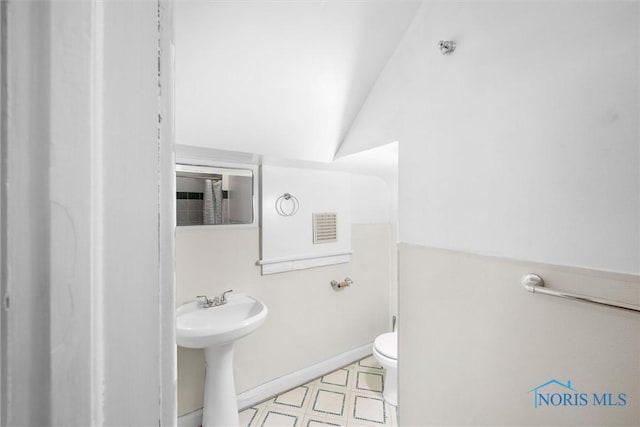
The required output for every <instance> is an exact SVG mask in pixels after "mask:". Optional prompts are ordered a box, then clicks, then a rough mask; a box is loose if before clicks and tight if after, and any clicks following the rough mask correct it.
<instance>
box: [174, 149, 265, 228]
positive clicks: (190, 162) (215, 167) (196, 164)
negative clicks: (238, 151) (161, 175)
mask: <svg viewBox="0 0 640 427" xmlns="http://www.w3.org/2000/svg"><path fill="white" fill-rule="evenodd" d="M181 167H187V168H190V169H192V170H194V171H197V170H198V169H200V171H202V172H206V173H220V172H223V171H224V170H243V171H247V170H248V171H251V175H252V178H253V180H252V193H253V194H252V200H251V208H252V211H253V221H252V222H250V223H245V224H207V225H188V226H186V225H185V226H178V224H177V219H176V229H180V230H182V229H188V230H191V229H199V228H202V227H207V228H209V227H215V228H247V227H251V228H254V227H258V226H259V223H260V215H259V211H258V196H259V193H258V191H259V188H260V187H259V183H258V179H259V176H260V175H259V169H258V166H257V165H249V164H240V163H228V162H217V161H215V160H209V159H197V160H196V159H184V158H182V159H181V158H176V162H175V172H174V177H175V179H176V181H177V174H178V173H179V172H180V171H179V169H180V168H181ZM174 202H176V203H177V201H176V199H175V196H174ZM174 212H175V208H174Z"/></svg>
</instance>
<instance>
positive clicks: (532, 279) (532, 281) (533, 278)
mask: <svg viewBox="0 0 640 427" xmlns="http://www.w3.org/2000/svg"><path fill="white" fill-rule="evenodd" d="M520 282H521V283H522V286H524V288H525V289H526V290H527V291H529V292H531V293H534V294H545V295H551V296H554V297H560V298H566V299H570V300H574V301H582V302H589V303H592V304H600V305H604V306H607V307H612V308H619V309H622V310H628V311H635V312H636V313H638V312H640V306H638V305H634V304H627V303H625V302H619V301H611V300H608V299H604V298H596V297H590V296H587V295H580V294H572V293H569V292H563V291H556V290H553V289H546V288H545V287H544V280H542V277H540V276H538V275H537V274H526V275H524V276H522V279H521V281H520Z"/></svg>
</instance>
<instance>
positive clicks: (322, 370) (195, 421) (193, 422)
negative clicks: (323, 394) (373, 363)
mask: <svg viewBox="0 0 640 427" xmlns="http://www.w3.org/2000/svg"><path fill="white" fill-rule="evenodd" d="M372 346H373V343H371V344H366V345H363V346H361V347H358V348H355V349H353V350H350V351H347V352H344V353H342V354H339V355H337V356H335V357H332V358H331V359H327V360H325V361H323V362H320V363H316V364H315V365H312V366H309V367H308V368H304V369H301V370H299V371H296V372H292V373H291V374H288V375H285V376H282V377H280V378H276V379H275V380H272V381H269V382H268V383H264V384H262V385H259V386H258V387H256V388H253V389H251V390H247V391H245V392H243V393H240V394H239V395H238V409H239V410H240V411H242V410H244V409H247V408H250V407H251V406H253V405H255V404H257V403H260V402H262V401H265V400H267V399H270V398H272V397H274V396H277V395H279V394H281V393H283V392H285V391H288V390H291V389H292V388H296V387H298V386H300V385H302V384H305V383H308V382H309V381H311V380H314V379H316V378H318V377H321V376H322V375H325V374H328V373H329V372H333V371H335V370H336V369H339V368H341V367H343V366H346V365H349V364H350V363H353V362H355V361H357V360H360V359H362V358H364V357H366V356H368V355H370V354H371V351H372V350H371V349H372ZM201 424H202V409H198V410H196V411H193V412H189V413H188V414H185V415H182V416H180V417H178V427H198V426H200V425H201Z"/></svg>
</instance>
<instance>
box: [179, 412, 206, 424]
mask: <svg viewBox="0 0 640 427" xmlns="http://www.w3.org/2000/svg"><path fill="white" fill-rule="evenodd" d="M201 425H202V408H200V409H196V410H195V411H192V412H189V413H188V414H184V415H180V416H179V417H178V427H200V426H201Z"/></svg>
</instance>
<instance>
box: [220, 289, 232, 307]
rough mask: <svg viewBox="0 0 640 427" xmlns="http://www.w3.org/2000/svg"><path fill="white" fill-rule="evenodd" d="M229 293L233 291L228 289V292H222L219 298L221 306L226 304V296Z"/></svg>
mask: <svg viewBox="0 0 640 427" xmlns="http://www.w3.org/2000/svg"><path fill="white" fill-rule="evenodd" d="M229 292H233V289H229V290H228V291H224V292H223V293H222V296H221V297H220V302H221V303H222V304H224V303H226V302H227V298H226V295H227V294H228V293H229Z"/></svg>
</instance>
